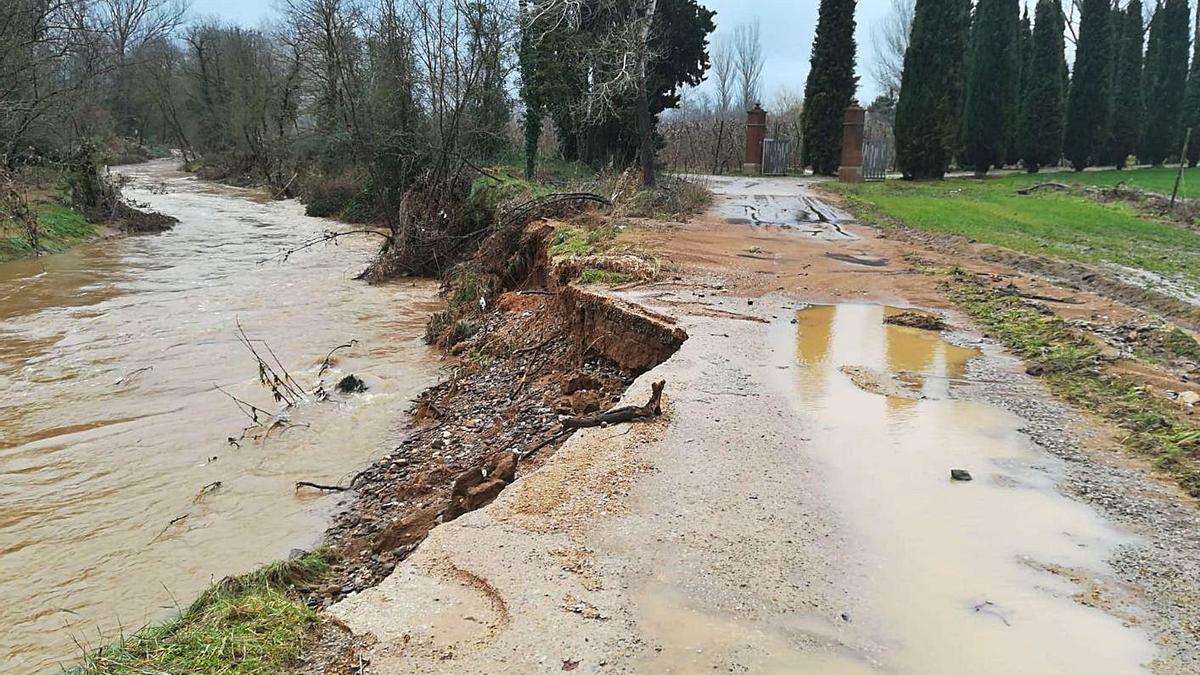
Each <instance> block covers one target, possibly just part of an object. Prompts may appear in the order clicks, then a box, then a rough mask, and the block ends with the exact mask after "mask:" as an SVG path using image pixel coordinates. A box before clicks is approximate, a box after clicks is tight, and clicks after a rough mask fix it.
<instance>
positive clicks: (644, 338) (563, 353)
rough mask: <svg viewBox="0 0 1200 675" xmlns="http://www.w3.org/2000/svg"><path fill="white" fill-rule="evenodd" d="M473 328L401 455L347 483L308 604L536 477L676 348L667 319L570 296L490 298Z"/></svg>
mask: <svg viewBox="0 0 1200 675" xmlns="http://www.w3.org/2000/svg"><path fill="white" fill-rule="evenodd" d="M477 321H478V325H477V326H476V328H477V330H476V331H475V332H474V333H473V334H472V335H471V336H470V337H468V338H465V339H463V340H461V341H460V342H457V343H456V344H455V351H456V353H458V354H460V355H461V356H462V357H463V358H462V360H461V362H459V363H458V364H457V365H456V366H454V368H453V369H452V371H451V373H450V376H449V378H448V379H447V380H446V381H444V382H442V383H441V384H439V385H437V386H435V387H432V388H431V389H429V390H427V391H426V392H424V393H423V394H422V395H421V396H420V397H419V399H418V400H417V402H416V404H415V406H414V408H413V411H412V413H413V419H412V422H411V424H410V428H409V431H408V434H407V436H406V437H405V438H404V440H403V441H402V442H401V444H400V445H399V446H398V447H396V448H395V449H394V450H393V451H391V452H389V453H388V454H387V455H385V456H384V457H382V458H380V459H379V460H378V461H377V462H375V463H374V464H373V465H372V466H370V467H368V468H367V469H366V470H364V471H362V472H361V473H360V474H358V475H357V476H356V477H355V478H354V479H353V480H352V481H351V486H352V487H353V488H354V491H355V492H354V498H353V500H352V501H351V502H350V503H349V504H348V505H347V508H346V510H345V511H344V512H343V513H342V514H340V515H339V516H338V517H337V519H336V520H335V522H334V524H333V526H332V527H330V529H329V530H328V532H327V534H326V542H327V543H328V544H329V545H330V547H331V550H332V551H333V552H334V554H335V558H336V559H337V562H335V563H334V565H333V573H332V575H331V577H330V579H329V580H328V581H327V582H326V583H325V584H324V585H323V586H322V587H321V588H320V589H319V592H317V593H314V594H312V595H310V597H309V603H310V604H312V605H314V606H328V605H329V604H331V603H332V602H334V601H336V600H338V599H340V598H341V597H343V596H345V595H347V594H352V593H356V592H359V591H362V590H364V589H366V588H370V587H372V586H374V585H376V584H377V583H379V582H380V581H382V580H383V578H385V577H386V576H387V575H388V574H390V573H391V572H392V570H393V568H394V567H395V566H396V564H397V563H399V562H400V561H402V560H404V559H405V558H407V557H408V555H409V554H411V553H412V552H413V551H414V550H415V549H416V548H417V546H418V545H419V544H420V543H421V541H422V540H423V539H424V538H425V536H426V535H427V534H428V533H429V531H430V530H431V529H433V528H434V527H436V526H437V525H438V524H440V523H442V522H448V521H450V520H453V519H455V518H457V517H459V516H461V515H462V514H464V513H467V512H469V511H473V510H475V509H477V508H480V507H482V506H484V505H486V504H488V503H490V502H491V501H492V500H494V499H495V498H496V497H497V496H498V495H499V494H500V492H501V491H503V490H504V489H505V488H506V487H508V486H509V485H510V484H512V483H513V482H515V481H519V480H520V479H521V478H522V477H523V476H525V475H527V474H529V473H530V472H532V471H533V470H535V469H537V468H538V467H539V466H541V465H542V463H543V462H544V461H545V459H546V458H547V457H548V456H550V455H551V454H552V453H553V452H554V451H555V450H556V449H557V448H558V447H559V446H560V445H561V444H562V443H563V442H565V441H566V440H567V439H568V438H569V437H570V436H572V434H574V433H575V432H576V430H577V429H578V428H579V427H581V426H587V425H586V424H571V422H572V421H573V420H584V421H586V420H590V419H600V418H602V417H603V416H602V415H600V413H603V412H604V411H606V410H611V409H612V408H614V406H616V405H617V404H618V403H619V402H620V400H621V398H622V396H623V394H624V393H625V390H626V389H627V388H628V387H629V385H630V384H631V383H632V382H633V381H634V378H635V377H636V376H637V375H639V374H640V373H642V372H645V371H646V370H649V369H650V368H653V367H654V366H657V365H658V364H659V363H661V362H662V361H664V360H666V359H667V358H668V357H670V356H671V354H673V353H674V352H675V351H676V350H677V349H678V348H679V346H680V345H681V344H682V343H683V342H684V340H686V339H687V334H686V333H685V332H684V331H683V329H681V328H679V327H678V326H675V325H673V324H674V321H673V320H671V319H669V318H667V317H660V316H657V315H655V314H654V313H652V312H649V311H647V310H641V309H639V308H638V307H636V306H634V305H631V304H629V303H627V302H625V301H622V300H620V299H618V298H614V297H610V296H607V295H603V294H600V293H592V292H589V291H585V290H581V289H578V288H575V287H573V286H570V285H568V286H565V287H563V288H561V289H559V290H557V291H552V290H546V289H540V290H538V291H537V292H521V291H508V292H505V293H502V294H500V295H499V296H498V298H497V301H496V303H495V308H494V309H493V310H492V311H491V312H489V313H487V314H485V315H483V316H482V317H481V318H479V319H478V320H477ZM659 391H660V394H659V396H661V387H660V388H659ZM639 397H640V394H639ZM642 402H643V401H639V403H642ZM654 403H658V400H655V401H654ZM651 408H653V409H657V408H658V406H657V405H653V406H650V407H648V408H647V410H648V411H649V412H648V413H647V414H646V415H640V416H639V415H634V416H632V417H630V419H632V420H635V423H636V421H640V420H643V419H649V418H652V417H653V416H654V414H653V410H651Z"/></svg>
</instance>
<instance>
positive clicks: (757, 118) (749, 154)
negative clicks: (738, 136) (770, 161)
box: [742, 103, 767, 176]
mask: <svg viewBox="0 0 1200 675" xmlns="http://www.w3.org/2000/svg"><path fill="white" fill-rule="evenodd" d="M766 136H767V111H766V110H763V109H762V105H761V104H758V103H755V104H754V108H753V109H751V110H749V111H747V112H746V161H745V162H744V163H743V164H742V171H744V172H746V173H748V174H750V175H751V176H759V175H762V157H763V139H764V138H766Z"/></svg>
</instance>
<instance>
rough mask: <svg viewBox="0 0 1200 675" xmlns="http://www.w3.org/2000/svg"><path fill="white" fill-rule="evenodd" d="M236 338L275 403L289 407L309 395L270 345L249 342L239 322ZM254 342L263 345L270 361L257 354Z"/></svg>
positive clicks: (263, 342)
mask: <svg viewBox="0 0 1200 675" xmlns="http://www.w3.org/2000/svg"><path fill="white" fill-rule="evenodd" d="M237 338H238V342H241V343H242V346H243V347H245V348H246V350H247V351H249V352H250V355H251V356H253V357H254V360H255V362H257V363H258V381H259V382H260V383H262V385H263V386H264V387H266V388H267V389H269V390H271V396H273V397H274V398H275V402H276V403H285V404H286V405H287V406H288V407H291V406H294V405H296V404H297V403H299V402H300V401H302V400H304V399H305V398H306V397H307V396H308V395H309V392H308V390H306V389H305V388H304V387H303V386H301V385H300V383H299V382H297V381H296V380H295V378H293V377H292V375H291V373H289V372H288V371H287V368H284V367H283V364H282V363H281V362H280V361H279V357H278V356H277V355H276V354H275V352H274V350H272V349H271V345H269V344H267V343H266V342H265V341H263V340H251V339H250V336H248V335H246V329H245V328H242V323H241V321H238V322H237ZM256 342H257V343H259V344H261V345H263V347H264V348H265V349H266V350H267V353H268V354H269V355H270V356H271V361H267V360H266V359H265V358H263V356H262V355H261V354H259V353H258V350H257V349H255V347H254V343H256ZM272 361H273V363H272ZM255 421H257V420H255Z"/></svg>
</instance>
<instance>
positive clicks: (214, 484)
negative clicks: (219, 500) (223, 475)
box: [192, 480, 221, 504]
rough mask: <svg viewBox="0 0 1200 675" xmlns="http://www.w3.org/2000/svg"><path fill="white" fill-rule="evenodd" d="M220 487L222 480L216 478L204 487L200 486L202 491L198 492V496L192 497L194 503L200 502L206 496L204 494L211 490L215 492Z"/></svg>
mask: <svg viewBox="0 0 1200 675" xmlns="http://www.w3.org/2000/svg"><path fill="white" fill-rule="evenodd" d="M219 489H221V481H219V480H214V481H213V482H211V483H209V484H208V485H205V486H204V487H202V488H200V491H199V492H197V493H196V496H195V497H194V498H193V499H192V503H193V504H195V503H197V502H199V501H200V500H201V499H203V498H204V495H206V494H208V493H210V492H213V491H215V490H219Z"/></svg>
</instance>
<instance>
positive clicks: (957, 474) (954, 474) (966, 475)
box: [950, 469, 971, 480]
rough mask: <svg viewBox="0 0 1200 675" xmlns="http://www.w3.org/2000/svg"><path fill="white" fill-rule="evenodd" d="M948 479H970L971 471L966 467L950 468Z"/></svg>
mask: <svg viewBox="0 0 1200 675" xmlns="http://www.w3.org/2000/svg"><path fill="white" fill-rule="evenodd" d="M950 480H971V472H970V471H967V470H966V469H950Z"/></svg>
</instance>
